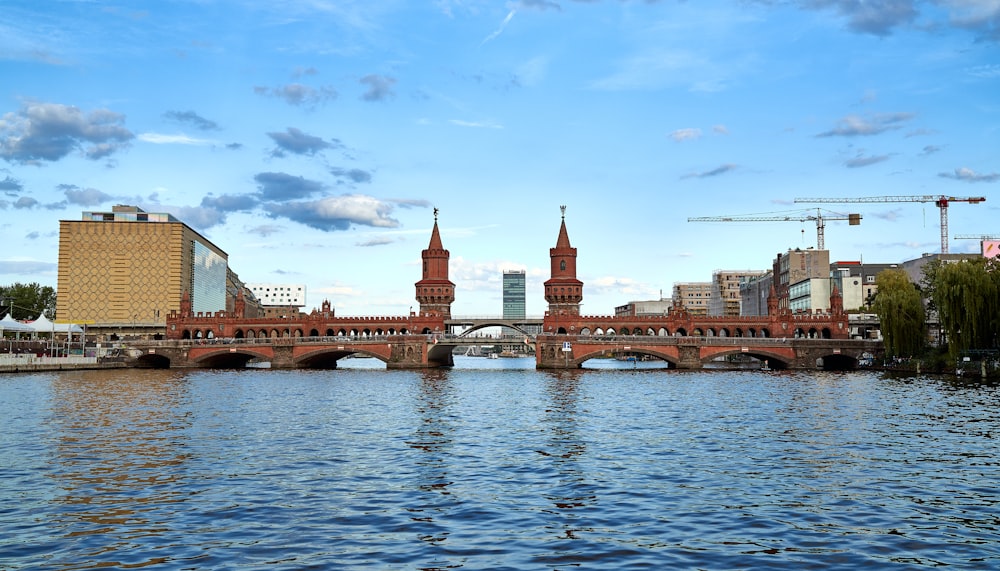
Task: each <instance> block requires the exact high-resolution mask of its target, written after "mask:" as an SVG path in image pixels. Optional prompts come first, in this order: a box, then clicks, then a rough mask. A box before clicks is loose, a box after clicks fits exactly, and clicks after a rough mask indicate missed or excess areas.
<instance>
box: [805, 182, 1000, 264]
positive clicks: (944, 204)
mask: <svg viewBox="0 0 1000 571" xmlns="http://www.w3.org/2000/svg"><path fill="white" fill-rule="evenodd" d="M795 202H812V203H831V202H933V203H934V205H935V206H937V207H938V209H940V210H941V253H942V254H947V253H948V205H949V204H951V203H952V202H968V203H970V204H979V203H980V202H986V197H984V196H965V197H958V196H941V195H939V196H927V195H925V196H863V197H860V198H796V199H795Z"/></svg>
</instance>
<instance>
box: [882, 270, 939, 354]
mask: <svg viewBox="0 0 1000 571" xmlns="http://www.w3.org/2000/svg"><path fill="white" fill-rule="evenodd" d="M875 284H876V285H877V286H878V293H876V294H875V302H874V303H873V304H872V308H873V309H874V310H875V313H876V314H877V315H878V318H879V322H880V323H881V326H882V337H883V338H884V339H885V350H886V354H888V355H890V356H903V355H914V354H919V353H922V352H923V350H924V347H925V345H926V335H925V331H926V327H927V325H926V322H927V317H926V314H925V312H924V302H923V300H922V299H921V297H920V292H919V291H917V287H916V285H914V284H913V282H911V281H910V278H909V276H907V275H906V272H904V271H902V270H883V271H881V272H879V274H878V276H877V277H876V278H875Z"/></svg>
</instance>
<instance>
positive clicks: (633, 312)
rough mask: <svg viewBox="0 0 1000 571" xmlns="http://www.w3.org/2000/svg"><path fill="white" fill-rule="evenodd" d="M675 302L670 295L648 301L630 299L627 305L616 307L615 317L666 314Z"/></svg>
mask: <svg viewBox="0 0 1000 571" xmlns="http://www.w3.org/2000/svg"><path fill="white" fill-rule="evenodd" d="M673 304H674V302H673V300H672V299H670V298H669V297H661V298H660V299H652V300H648V301H630V302H628V303H626V304H625V305H619V306H618V307H615V317H639V316H652V315H666V314H667V313H669V312H670V309H671V308H672V307H673Z"/></svg>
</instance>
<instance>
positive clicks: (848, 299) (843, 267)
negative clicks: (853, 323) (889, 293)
mask: <svg viewBox="0 0 1000 571" xmlns="http://www.w3.org/2000/svg"><path fill="white" fill-rule="evenodd" d="M898 267H899V265H898V264H866V263H864V262H863V261H860V260H859V261H838V262H833V263H831V264H830V277H831V278H832V279H833V283H834V285H836V286H837V289H838V290H840V294H841V295H842V296H843V298H844V310H845V311H857V312H862V313H870V312H871V306H872V302H874V301H875V293H876V292H877V291H878V286H877V285H875V280H876V278H877V277H878V274H879V272H881V271H883V270H889V269H898Z"/></svg>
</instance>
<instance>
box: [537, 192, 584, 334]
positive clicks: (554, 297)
mask: <svg viewBox="0 0 1000 571" xmlns="http://www.w3.org/2000/svg"><path fill="white" fill-rule="evenodd" d="M559 209H560V210H561V211H562V223H561V225H560V226H559V237H558V238H557V239H556V247H555V248H549V259H550V262H551V270H550V275H551V277H550V278H549V279H548V280H547V281H546V282H545V301H547V302H549V313H550V314H551V315H580V302H582V301H583V282H581V281H580V280H578V279H576V248H574V247H572V246H571V245H570V243H569V233H568V232H567V231H566V206H565V205H564V206H560V207H559Z"/></svg>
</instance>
